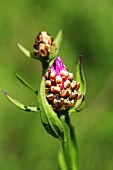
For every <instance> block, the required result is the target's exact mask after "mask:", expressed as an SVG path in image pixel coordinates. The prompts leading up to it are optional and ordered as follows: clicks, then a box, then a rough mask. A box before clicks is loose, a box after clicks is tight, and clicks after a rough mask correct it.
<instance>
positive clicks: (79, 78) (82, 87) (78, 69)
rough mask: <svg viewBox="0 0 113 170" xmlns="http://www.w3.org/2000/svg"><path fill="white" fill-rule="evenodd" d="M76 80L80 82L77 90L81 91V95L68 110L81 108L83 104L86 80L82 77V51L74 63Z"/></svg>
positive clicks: (72, 110)
mask: <svg viewBox="0 0 113 170" xmlns="http://www.w3.org/2000/svg"><path fill="white" fill-rule="evenodd" d="M75 76H76V81H77V82H80V88H79V91H80V92H82V93H83V96H82V98H81V99H80V100H77V102H76V104H75V106H74V107H73V108H72V109H70V110H69V112H70V113H71V112H74V111H75V110H76V111H80V110H82V108H83V106H84V104H85V94H86V81H85V77H84V72H83V68H82V53H81V54H80V55H79V58H78V61H77V63H76V75H75Z"/></svg>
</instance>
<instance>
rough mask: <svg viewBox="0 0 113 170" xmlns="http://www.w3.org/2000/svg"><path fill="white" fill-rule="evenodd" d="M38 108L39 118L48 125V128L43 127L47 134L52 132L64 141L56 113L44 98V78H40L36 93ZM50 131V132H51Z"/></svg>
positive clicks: (61, 127)
mask: <svg viewBox="0 0 113 170" xmlns="http://www.w3.org/2000/svg"><path fill="white" fill-rule="evenodd" d="M38 100H39V105H40V110H41V119H42V122H43V125H44V124H46V125H48V126H49V129H48V130H47V129H46V128H47V126H46V127H45V129H46V130H47V132H48V133H49V134H52V133H53V132H54V134H55V136H57V138H59V139H60V140H61V141H64V140H65V139H64V138H65V137H64V135H65V134H64V128H63V125H62V123H61V121H60V120H59V119H58V117H57V114H56V113H55V112H54V111H53V109H52V107H51V106H50V105H49V103H48V102H47V100H46V96H45V78H44V77H43V78H42V81H41V86H40V92H39V95H38ZM51 132H52V133H51Z"/></svg>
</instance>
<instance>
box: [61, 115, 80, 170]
mask: <svg viewBox="0 0 113 170" xmlns="http://www.w3.org/2000/svg"><path fill="white" fill-rule="evenodd" d="M60 119H61V122H62V124H63V126H64V129H65V137H66V140H65V142H62V143H61V146H62V153H60V154H63V155H62V156H61V155H60V158H59V159H60V160H59V161H60V162H59V163H60V168H61V170H64V169H65V168H64V167H66V168H67V169H66V170H78V148H77V144H76V138H75V134H74V128H73V127H72V125H71V123H70V119H69V115H68V114H66V115H62V116H61V118H60ZM61 157H62V158H61ZM61 159H62V160H61Z"/></svg>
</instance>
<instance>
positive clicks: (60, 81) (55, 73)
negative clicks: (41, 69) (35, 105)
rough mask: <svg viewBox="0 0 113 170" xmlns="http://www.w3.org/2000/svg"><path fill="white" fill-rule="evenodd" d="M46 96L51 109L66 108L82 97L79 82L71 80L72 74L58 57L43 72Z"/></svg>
mask: <svg viewBox="0 0 113 170" xmlns="http://www.w3.org/2000/svg"><path fill="white" fill-rule="evenodd" d="M45 79H46V98H47V100H48V103H49V104H50V105H51V106H52V108H53V110H56V111H58V110H67V109H70V108H71V107H73V106H74V105H75V103H76V101H77V100H79V99H80V98H81V97H82V93H81V92H79V87H80V83H79V82H76V81H74V80H73V74H72V73H70V72H68V69H67V68H66V66H65V65H64V64H63V62H62V60H61V59H60V57H57V58H56V59H55V60H54V63H53V64H52V66H51V67H49V69H48V71H47V73H46V74H45Z"/></svg>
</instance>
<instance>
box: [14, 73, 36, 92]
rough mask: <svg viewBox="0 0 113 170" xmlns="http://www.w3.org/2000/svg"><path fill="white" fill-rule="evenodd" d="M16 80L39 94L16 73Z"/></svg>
mask: <svg viewBox="0 0 113 170" xmlns="http://www.w3.org/2000/svg"><path fill="white" fill-rule="evenodd" d="M14 74H15V76H16V78H17V79H18V80H19V81H20V82H21V83H22V84H23V85H24V86H26V87H27V88H28V89H30V90H32V91H33V92H34V93H36V94H38V91H37V90H36V89H34V88H32V87H31V86H30V85H29V84H28V83H27V82H26V81H25V80H23V79H22V78H21V77H20V76H19V75H18V74H16V73H14Z"/></svg>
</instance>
